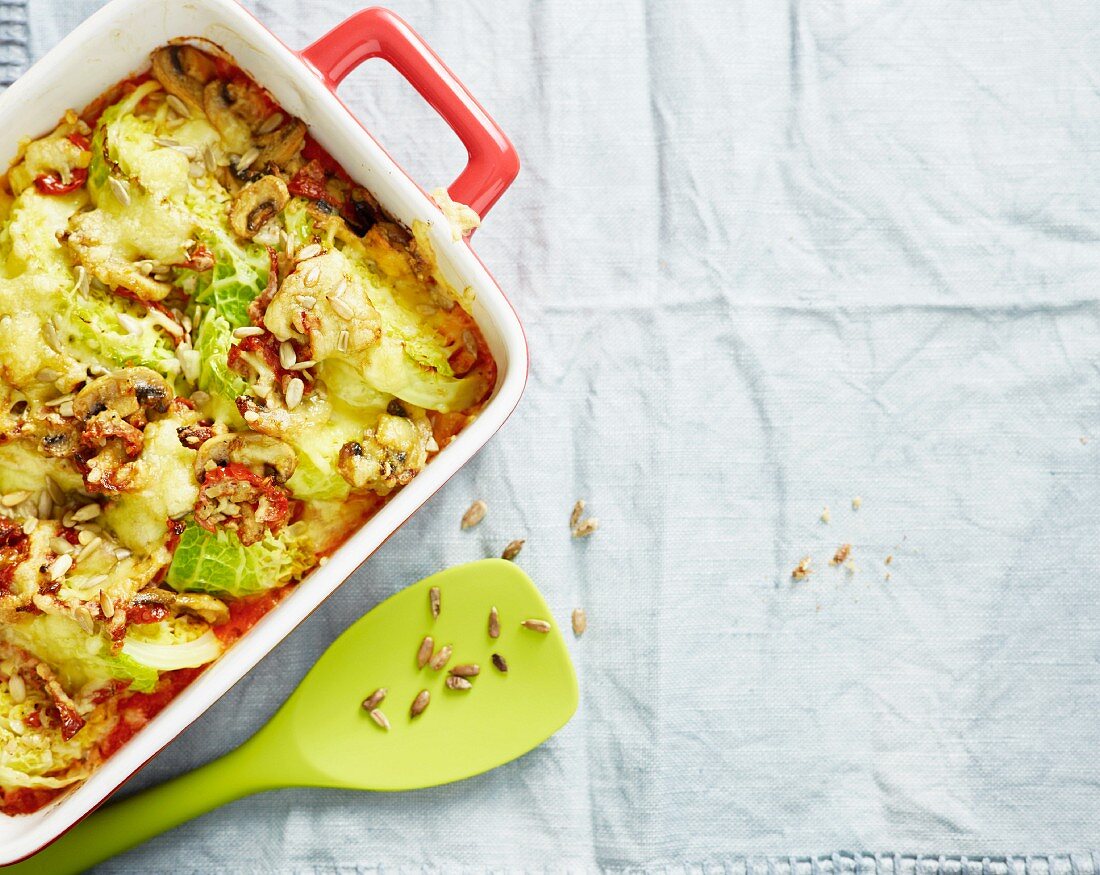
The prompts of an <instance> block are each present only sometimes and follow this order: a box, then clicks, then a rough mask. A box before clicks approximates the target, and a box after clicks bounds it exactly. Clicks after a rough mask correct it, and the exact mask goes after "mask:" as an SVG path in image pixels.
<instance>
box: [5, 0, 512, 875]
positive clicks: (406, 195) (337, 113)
mask: <svg viewBox="0 0 1100 875" xmlns="http://www.w3.org/2000/svg"><path fill="white" fill-rule="evenodd" d="M184 36H186V37H197V38H202V39H206V40H209V41H211V42H213V43H215V44H217V45H219V46H220V47H222V48H223V49H224V50H225V51H226V52H227V53H228V54H229V55H231V56H232V57H233V58H234V59H235V60H236V62H237V63H238V64H239V65H240V66H241V68H242V69H244V70H245V71H246V72H247V73H248V74H250V75H251V76H252V77H253V78H254V79H255V80H256V81H257V82H258V83H259V84H260V85H262V86H264V87H265V88H267V89H268V90H269V91H270V92H271V93H272V95H273V96H274V98H275V99H276V101H277V102H278V103H279V104H280V105H281V106H282V107H284V108H285V109H286V110H287V111H288V112H289V113H291V114H293V115H295V116H298V117H300V118H302V119H303V120H304V121H305V122H306V123H307V125H308V126H309V128H310V130H311V133H312V134H313V136H314V137H315V138H316V139H317V140H318V141H319V143H320V144H321V146H323V147H324V148H325V149H326V150H327V151H328V152H329V153H330V154H331V155H332V156H333V158H334V159H335V160H336V162H337V163H338V164H340V165H341V166H342V167H343V168H345V169H346V170H347V172H348V173H349V174H350V176H351V177H352V178H353V179H354V180H355V181H357V182H358V183H361V184H362V185H364V186H365V187H366V188H367V189H369V190H370V191H371V192H372V193H373V194H374V195H375V197H377V199H378V201H379V202H380V204H381V206H382V207H383V208H384V209H385V211H386V212H387V213H389V214H391V215H393V216H394V217H395V218H396V219H397V220H398V221H400V222H401V223H402V224H403V225H405V226H406V227H412V226H413V225H414V223H418V222H420V223H426V224H427V225H428V226H429V227H428V235H429V237H430V241H431V246H432V249H433V252H434V254H435V258H436V262H437V264H438V268H439V270H440V272H441V273H442V274H443V276H444V277H445V278H446V281H447V282H448V283H449V284H450V285H451V286H452V287H454V288H456V289H470V290H472V292H473V293H474V295H475V296H476V297H475V302H474V304H473V316H474V319H475V321H476V322H477V323H478V325H479V327H480V329H481V331H482V333H483V335H484V338H485V341H486V343H487V344H488V347H489V350H490V352H491V354H492V357H493V359H494V360H495V361H496V364H497V380H496V385H495V387H494V389H493V391H492V393H491V395H490V397H489V399H488V401H487V403H486V405H485V407H484V409H483V410H482V412H481V414H480V416H479V417H478V418H477V419H476V420H474V421H473V422H472V423H470V424H469V425H468V426H467V427H466V428H465V429H464V430H463V431H462V432H460V433H459V435H458V436H457V437H456V438H455V440H454V441H453V442H452V443H451V444H449V445H448V446H446V447H444V448H443V449H442V451H441V452H440V453H439V454H438V455H437V456H436V457H435V458H434V459H432V461H430V462H429V463H428V465H427V466H426V467H425V468H424V470H423V471H422V472H421V473H420V474H419V475H418V476H417V477H416V478H414V479H413V480H412V482H410V483H409V484H408V485H407V486H405V487H404V488H403V489H402V490H400V491H399V492H397V493H396V494H395V496H394V497H393V498H392V499H391V500H390V501H389V502H388V503H387V504H386V505H385V506H384V507H382V509H381V510H380V511H379V512H378V514H377V515H376V516H374V517H373V518H371V519H370V520H369V521H368V522H367V523H366V524H365V525H363V527H362V528H361V529H359V530H358V531H357V532H356V533H355V534H354V535H352V536H351V537H350V538H349V539H348V540H347V541H346V542H345V543H344V544H343V546H341V547H340V548H339V549H337V550H336V551H335V552H334V553H333V554H332V555H331V557H330V560H329V562H328V564H327V565H325V566H324V567H323V568H319V569H317V570H316V571H314V572H313V573H312V574H310V575H309V576H308V577H307V578H306V579H305V581H304V582H303V583H301V584H300V585H299V586H298V587H297V588H296V589H295V590H294V591H293V592H292V593H291V594H290V595H289V596H288V597H287V598H286V599H284V600H283V601H282V602H280V603H279V604H278V605H277V606H276V607H275V608H273V609H272V610H271V611H270V612H269V613H268V614H266V615H265V616H264V618H263V619H262V620H260V621H259V622H258V623H257V624H256V626H255V627H254V628H253V629H252V630H251V631H250V632H248V633H247V634H246V635H245V636H244V637H243V638H242V639H241V640H240V641H238V642H237V643H236V644H234V645H233V646H232V647H231V648H230V649H229V650H228V651H227V652H226V653H225V654H224V655H223V656H222V658H221V659H220V660H219V661H218V662H216V663H215V664H214V665H213V666H212V667H210V668H209V669H208V670H207V671H206V672H204V673H203V674H202V675H200V676H199V677H198V679H197V680H195V681H194V682H193V683H192V684H191V685H190V686H189V687H187V688H186V689H185V690H184V691H183V692H182V693H180V694H179V696H178V697H177V698H175V699H174V700H173V701H172V702H171V704H169V705H168V706H167V707H166V708H165V709H164V710H163V711H162V712H160V714H159V715H157V716H156V717H155V718H154V719H153V720H152V721H151V722H150V723H149V724H148V725H147V726H146V727H145V728H144V729H143V730H141V731H140V732H139V733H138V734H137V735H136V736H135V737H134V738H133V739H132V740H131V741H130V742H128V743H127V744H126V745H125V746H123V747H122V748H121V749H120V750H119V751H118V752H117V753H115V754H114V755H113V756H112V757H111V758H110V759H109V760H107V762H106V763H105V764H104V765H103V766H102V767H100V768H99V770H98V771H96V772H95V773H94V774H93V775H92V776H91V777H90V778H89V779H88V780H87V782H86V783H84V784H82V785H81V786H79V787H78V788H77V789H75V790H74V791H72V792H71V793H70V794H69V795H66V796H64V797H61V798H60V799H58V800H57V801H56V802H54V803H52V804H51V805H49V806H48V807H47V808H44V809H42V810H40V811H38V812H36V813H34V814H32V815H27V816H23V817H19V818H7V817H5V818H0V862H11V861H14V860H16V859H19V858H21V857H24V856H26V855H28V854H30V853H32V852H33V851H34V850H36V849H37V848H39V847H41V846H42V845H43V844H45V843H47V842H48V841H50V840H51V839H52V838H54V837H56V836H57V835H59V834H60V833H61V832H63V831H64V830H65V829H66V828H68V827H69V826H70V825H71V824H72V823H74V822H75V821H76V820H77V819H79V818H80V817H82V816H83V815H85V814H87V813H88V812H89V811H90V810H91V809H92V808H94V807H95V806H96V805H98V804H99V803H100V802H101V801H102V800H103V799H104V798H105V797H106V796H107V794H109V793H110V792H111V791H112V790H113V789H114V788H115V787H117V786H118V785H119V784H120V783H121V782H122V781H123V780H125V779H126V777H128V776H129V775H130V774H132V773H133V771H134V770H136V768H138V767H139V766H140V765H141V764H142V763H143V762H145V761H146V760H147V759H149V758H150V757H151V756H152V755H153V754H154V753H156V751H158V750H159V749H160V748H161V747H163V746H164V745H165V744H166V743H167V742H168V741H170V740H171V738H172V737H174V736H175V735H176V734H177V733H178V732H179V731H180V729H182V728H183V727H184V726H186V725H187V724H189V723H190V722H191V721H193V720H194V719H195V718H196V717H197V716H198V715H199V714H200V713H202V711H203V710H205V709H206V708H207V707H209V705H210V704H211V703H212V702H213V701H215V700H216V699H217V698H218V697H219V696H220V695H221V694H223V693H224V692H225V691H226V690H227V689H228V688H229V687H230V686H231V685H232V684H233V683H234V682H235V681H236V680H238V679H239V678H240V677H241V676H242V675H243V674H244V673H245V672H246V671H247V670H248V669H249V668H250V667H251V666H252V665H254V664H255V662H257V661H258V660H259V659H260V658H261V657H262V656H263V655H264V654H265V653H266V652H267V651H268V650H270V649H271V648H272V647H273V646H274V645H275V644H276V643H277V642H278V641H279V640H280V639H281V638H282V637H283V636H284V635H286V634H287V633H288V632H289V631H290V630H291V629H292V628H293V627H294V626H295V625H297V623H299V622H300V621H301V620H302V619H303V618H304V617H305V616H306V615H307V614H308V613H309V612H310V611H311V610H312V609H313V608H314V607H316V606H317V605H318V604H319V603H320V601H321V600H323V599H324V597H325V596H327V595H328V594H329V593H330V592H331V591H332V590H333V589H334V588H335V587H336V586H338V585H339V583H340V582H342V581H343V580H344V579H345V578H346V577H347V575H348V574H350V573H351V572H352V571H353V570H354V569H355V567H356V566H357V565H358V564H360V563H361V562H362V561H363V560H364V559H365V558H366V557H367V556H368V555H369V554H370V553H371V552H372V551H373V550H374V549H375V548H376V547H377V546H378V545H379V544H380V543H381V542H382V541H383V540H384V539H385V538H386V537H387V536H388V535H389V534H390V533H392V532H393V531H394V529H396V528H397V527H398V526H399V525H400V524H401V523H402V522H403V521H404V520H405V519H407V518H408V516H409V515H410V514H411V513H412V512H413V511H415V509H416V508H417V507H419V505H420V504H422V503H423V501H425V500H426V499H427V498H428V497H429V496H430V495H431V494H432V493H433V492H434V491H435V490H436V489H438V488H439V486H441V485H442V484H443V482H445V480H446V479H447V478H448V477H449V476H450V475H451V474H453V473H454V471H456V470H457V469H458V467H460V466H461V465H462V464H463V463H464V462H465V461H466V460H467V459H469V457H470V456H471V455H472V454H473V453H474V452H475V451H476V450H477V449H478V448H479V447H480V446H481V445H482V444H483V443H484V442H485V441H486V440H487V439H488V438H489V437H490V436H491V435H492V433H493V432H495V430H496V429H497V428H498V427H499V426H500V425H501V424H502V422H503V421H504V419H505V418H506V417H507V415H508V414H509V413H510V412H511V410H512V409H513V408H514V406H515V404H516V403H517V402H518V399H519V395H520V393H521V392H522V388H523V383H524V380H525V377H526V369H527V352H526V345H525V343H524V340H523V335H522V331H521V329H520V326H519V323H518V320H517V318H516V316H515V313H514V312H513V311H512V310H511V308H510V307H509V305H508V304H507V302H506V301H505V299H504V298H503V296H502V295H501V293H500V291H499V290H498V289H497V288H496V286H495V284H494V282H493V281H492V279H491V277H490V276H489V274H488V273H487V271H486V270H485V269H484V267H483V266H482V265H481V264H480V262H479V261H478V260H477V258H476V257H475V256H474V255H473V252H472V250H471V249H470V248H469V246H468V244H467V242H466V241H464V240H462V239H461V238H459V239H455V237H456V235H454V234H453V233H452V229H451V226H450V224H449V223H448V221H447V220H446V218H445V217H444V216H443V214H442V213H441V212H440V210H439V209H438V208H437V207H436V206H435V205H434V204H433V203H432V201H430V200H429V199H428V198H427V197H426V196H425V195H424V193H423V192H422V191H421V190H420V189H418V188H417V187H416V185H415V184H414V183H413V182H412V181H411V180H409V179H408V178H407V177H406V176H405V175H404V174H403V173H402V172H401V171H400V169H399V168H397V167H396V165H394V163H393V162H392V160H391V159H390V158H389V157H388V156H387V155H386V154H385V152H384V151H383V150H382V149H381V148H380V147H379V146H378V145H377V144H376V143H375V142H374V141H373V140H372V139H371V138H370V137H369V136H368V135H367V134H366V133H365V132H364V131H363V130H362V128H361V127H360V126H359V125H358V123H357V122H356V121H355V120H354V119H353V118H352V117H351V116H350V115H349V114H348V113H347V111H346V109H345V108H344V107H343V106H342V104H340V103H339V101H338V100H337V99H336V98H335V96H334V93H333V92H334V89H335V87H336V85H337V84H338V83H339V81H340V80H341V79H342V78H343V77H344V76H345V75H346V74H347V73H348V72H350V70H351V69H353V68H354V66H356V65H357V64H358V63H360V62H361V61H363V60H365V59H367V58H369V57H382V58H384V59H386V60H388V61H390V62H391V63H392V64H393V65H394V66H395V67H396V68H397V69H398V71H399V72H401V73H402V74H404V75H405V76H406V77H407V78H409V80H410V81H411V82H412V84H413V85H414V86H415V87H416V88H417V90H418V91H420V93H421V94H422V95H424V96H425V97H426V98H427V99H428V100H429V101H430V102H431V103H432V105H433V106H435V107H436V108H437V109H438V110H439V111H440V113H441V114H442V115H443V116H444V118H445V119H446V120H447V121H448V123H449V124H450V125H451V126H452V128H453V129H454V130H455V131H456V133H458V135H459V136H460V138H461V139H462V140H463V142H464V143H465V145H466V147H467V149H468V151H469V154H470V161H469V164H468V165H467V167H466V169H465V170H464V171H463V173H462V174H461V176H460V177H459V178H458V179H457V180H456V181H455V183H454V184H453V185H452V186H451V189H450V195H451V196H452V197H453V198H454V200H455V201H458V202H462V203H467V204H469V205H470V206H471V207H472V208H473V209H474V210H475V211H476V212H478V213H479V214H481V215H484V213H485V212H487V210H488V209H489V207H491V206H492V204H493V203H494V202H495V200H496V199H497V197H499V195H500V194H501V193H502V192H503V191H504V189H505V188H506V187H507V185H508V184H509V183H510V182H511V180H512V179H513V178H514V176H515V173H516V172H517V171H518V162H517V161H516V158H515V154H514V151H513V150H512V148H511V146H510V144H509V143H508V141H507V140H506V139H505V138H504V137H503V135H502V134H501V133H500V131H499V130H498V129H497V128H496V127H495V125H494V124H493V123H492V122H491V121H490V120H489V119H488V118H487V116H486V115H485V114H484V112H483V111H482V110H481V108H480V107H479V106H478V105H477V104H476V102H474V101H473V99H472V98H470V97H469V95H468V94H467V93H466V92H465V91H464V89H462V87H461V86H460V85H459V84H458V83H457V82H456V81H455V80H454V78H453V76H452V75H451V74H450V72H449V71H448V70H447V69H446V68H445V67H444V66H443V65H442V64H441V62H439V60H438V59H437V58H436V57H435V56H434V55H432V54H431V52H430V50H428V49H427V48H426V47H425V46H423V44H422V43H421V42H420V41H419V39H418V38H417V37H416V36H415V35H414V34H413V33H412V32H411V31H410V30H409V29H408V28H407V26H405V25H404V23H403V22H401V21H400V20H399V19H397V18H396V17H395V16H393V15H391V14H390V13H387V12H385V11H383V10H367V11H364V12H362V13H359V14H357V15H355V16H352V18H350V19H348V21H346V22H345V23H344V24H342V25H340V26H338V27H337V28H336V29H335V30H333V31H332V32H331V33H330V34H328V35H327V36H325V37H322V38H321V39H320V40H319V41H318V42H317V43H315V44H314V45H313V46H311V47H309V48H307V49H306V50H305V51H304V52H302V53H301V55H300V56H299V55H295V54H294V53H292V52H290V51H289V50H288V49H286V48H285V47H284V46H282V44H281V43H279V42H278V41H277V40H276V39H275V38H274V37H272V36H271V35H270V34H269V33H268V32H267V31H265V30H264V29H263V28H262V27H261V26H260V25H259V24H258V23H257V22H256V21H255V20H254V19H252V18H251V17H250V16H249V15H248V14H247V13H246V12H245V11H244V10H242V9H241V8H240V7H238V6H236V5H235V4H233V3H231V2H228V0H202V2H197V0H196V2H189V3H182V4H176V3H171V2H168V0H162V2H159V3H148V2H137V0H116V2H114V3H112V4H110V5H108V6H107V7H104V9H102V10H100V12H98V13H97V14H96V15H94V16H93V17H92V18H90V19H89V20H88V21H87V22H86V23H85V24H84V25H82V26H81V27H80V28H78V30H77V31H76V32H74V33H73V34H72V35H70V36H69V37H68V38H66V39H65V40H63V41H62V42H61V43H60V44H59V45H58V46H57V47H56V48H55V49H54V50H53V51H52V52H51V53H50V54H49V55H47V56H46V57H45V58H44V59H43V60H42V61H40V62H39V63H38V64H37V65H35V67H34V68H32V70H30V71H29V72H28V73H27V74H26V75H25V76H24V77H23V78H21V79H20V80H19V81H18V82H17V83H16V84H15V85H13V86H12V87H11V89H9V91H8V92H6V93H5V94H4V95H3V97H0V120H2V121H3V122H4V124H3V126H2V127H0V130H2V131H3V133H2V134H0V154H8V155H13V154H15V152H16V146H17V143H16V138H17V137H19V136H21V135H23V134H27V133H35V134H37V133H39V132H43V131H46V130H49V129H50V128H51V127H52V126H53V125H54V124H55V123H56V120H57V119H58V118H59V117H61V115H62V114H63V113H64V111H65V110H66V109H67V108H69V107H80V106H84V105H86V104H88V103H89V102H90V101H91V100H92V99H93V98H95V97H96V95H97V94H99V93H100V92H102V91H103V90H105V89H106V88H108V87H109V86H111V85H113V84H114V83H115V82H117V81H119V80H122V79H124V78H126V77H127V76H128V75H129V74H131V73H132V72H133V71H135V70H140V69H143V68H144V67H145V66H146V65H147V60H146V59H147V57H148V55H149V53H150V52H151V51H152V50H153V49H155V48H156V47H158V46H159V45H162V44H164V43H166V42H168V41H169V40H171V39H173V38H178V37H184ZM303 61H304V62H305V65H304V66H303V63H302V62H303Z"/></svg>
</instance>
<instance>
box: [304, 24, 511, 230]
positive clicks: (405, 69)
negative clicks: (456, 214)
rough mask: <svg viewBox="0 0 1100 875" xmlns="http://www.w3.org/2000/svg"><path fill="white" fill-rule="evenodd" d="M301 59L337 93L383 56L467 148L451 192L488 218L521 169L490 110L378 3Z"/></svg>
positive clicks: (415, 34) (319, 41)
mask: <svg viewBox="0 0 1100 875" xmlns="http://www.w3.org/2000/svg"><path fill="white" fill-rule="evenodd" d="M301 56H302V59H303V60H304V61H305V62H306V63H307V64H309V65H310V66H311V67H313V68H314V69H315V70H316V71H317V72H318V73H320V75H321V78H322V79H323V80H324V82H325V84H326V85H328V87H329V88H330V89H332V90H333V91H335V90H336V87H337V86H338V85H339V84H340V82H341V81H342V80H343V79H344V77H345V76H347V75H348V73H350V72H351V71H352V70H354V69H355V68H356V67H358V66H359V65H360V64H362V63H363V62H364V61H366V60H367V59H368V58H382V59H383V60H385V61H388V62H389V63H390V64H391V65H393V68H394V69H395V70H397V72H398V73H400V74H401V75H402V76H404V77H405V78H406V79H408V80H409V82H410V83H411V84H412V86H413V87H414V88H415V89H416V90H417V91H419V92H420V96H421V97H423V98H424V99H425V100H426V101H428V103H430V104H431V105H432V106H433V107H434V108H435V110H436V112H438V113H439V114H440V115H441V116H442V117H443V120H444V121H445V122H447V124H448V125H450V126H451V130H453V131H454V132H455V133H456V134H458V138H459V139H460V140H462V144H463V145H464V146H465V147H466V152H467V154H468V155H469V160H468V161H467V163H466V169H465V170H463V171H462V173H461V174H460V175H459V177H458V179H456V180H455V181H454V182H453V183H451V186H450V188H449V189H448V193H449V194H450V196H451V198H452V199H454V200H456V201H458V202H459V203H463V204H467V205H468V206H470V207H471V208H472V209H473V210H474V212H475V213H477V214H478V215H479V216H482V217H484V216H485V214H486V213H487V212H489V208H490V207H492V205H493V204H495V203H496V202H497V198H499V197H500V196H501V195H502V194H504V191H505V189H507V188H508V186H509V185H511V184H512V180H513V179H515V178H516V174H517V173H519V156H518V155H516V150H515V148H514V147H513V146H512V144H511V143H510V142H509V141H508V138H507V137H506V136H504V132H503V131H502V130H501V129H500V128H499V127H498V126H497V124H496V122H494V121H493V120H492V119H491V118H490V117H489V114H488V113H486V112H485V110H484V109H482V108H481V105H480V104H479V103H478V102H477V101H476V100H474V98H473V96H472V95H471V94H470V92H469V91H467V90H466V87H465V86H464V85H463V84H462V83H461V82H459V81H458V79H456V78H455V75H454V73H452V72H451V71H450V70H448V69H447V67H446V65H445V64H444V63H443V62H442V61H441V60H440V59H439V56H438V55H436V53H435V52H433V51H432V50H431V49H430V48H428V46H427V45H426V44H425V42H424V41H423V40H422V39H421V38H420V37H419V35H417V33H416V32H415V31H414V30H413V29H412V28H411V27H409V26H408V25H407V24H406V23H405V22H404V21H402V20H401V19H400V18H398V17H397V16H396V15H394V14H393V13H392V12H390V11H389V10H388V9H382V8H381V7H378V6H375V7H372V8H370V9H364V10H362V11H360V12H356V13H355V14H354V15H352V16H351V17H350V18H347V19H345V20H344V21H342V22H341V23H340V24H338V25H336V27H334V28H333V29H332V30H330V31H329V32H328V33H326V34H325V35H324V36H323V37H321V38H320V39H319V40H317V42H315V43H313V45H311V46H309V47H308V48H306V49H304V50H303V51H302V53H301Z"/></svg>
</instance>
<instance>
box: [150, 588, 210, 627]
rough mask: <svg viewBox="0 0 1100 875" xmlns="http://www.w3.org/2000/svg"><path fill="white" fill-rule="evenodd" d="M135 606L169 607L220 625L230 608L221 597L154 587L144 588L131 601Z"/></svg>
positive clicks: (177, 612) (179, 612)
mask: <svg viewBox="0 0 1100 875" xmlns="http://www.w3.org/2000/svg"><path fill="white" fill-rule="evenodd" d="M130 604H131V605H133V606H134V607H149V606H155V607H162V608H168V609H169V610H171V611H172V612H173V613H174V614H191V615H192V616H194V617H198V618H199V619H201V620H205V621H206V622H207V623H210V625H212V626H219V625H221V624H222V623H224V622H226V621H227V620H228V619H229V608H227V607H226V605H225V602H223V601H222V600H221V599H217V598H214V596H212V595H207V594H206V593H200V592H175V591H173V590H170V589H162V588H160V587H153V588H150V589H143V590H142V591H141V592H139V593H138V594H137V595H135V596H134V598H133V599H132V600H131V602H130Z"/></svg>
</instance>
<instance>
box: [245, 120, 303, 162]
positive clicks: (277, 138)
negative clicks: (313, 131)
mask: <svg viewBox="0 0 1100 875" xmlns="http://www.w3.org/2000/svg"><path fill="white" fill-rule="evenodd" d="M305 141H306V126H305V123H304V122H302V120H301V119H296V118H292V119H291V120H290V121H288V122H287V123H286V124H284V125H283V126H282V127H280V128H277V129H276V130H274V131H272V132H271V133H268V134H261V135H260V136H258V137H256V147H257V148H258V149H259V150H260V157H259V158H257V159H256V165H257V166H259V167H267V166H269V165H271V164H274V165H275V166H276V167H285V166H286V165H287V164H288V163H289V162H290V160H291V159H292V158H293V157H294V156H295V155H297V154H298V152H299V151H300V150H301V148H302V146H303V145H304V144H305Z"/></svg>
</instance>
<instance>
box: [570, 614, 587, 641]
mask: <svg viewBox="0 0 1100 875" xmlns="http://www.w3.org/2000/svg"><path fill="white" fill-rule="evenodd" d="M586 629H588V614H586V613H585V612H584V608H574V609H573V634H574V635H575V636H576V637H577V638H580V637H581V635H583V634H584V633H585V630H586Z"/></svg>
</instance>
